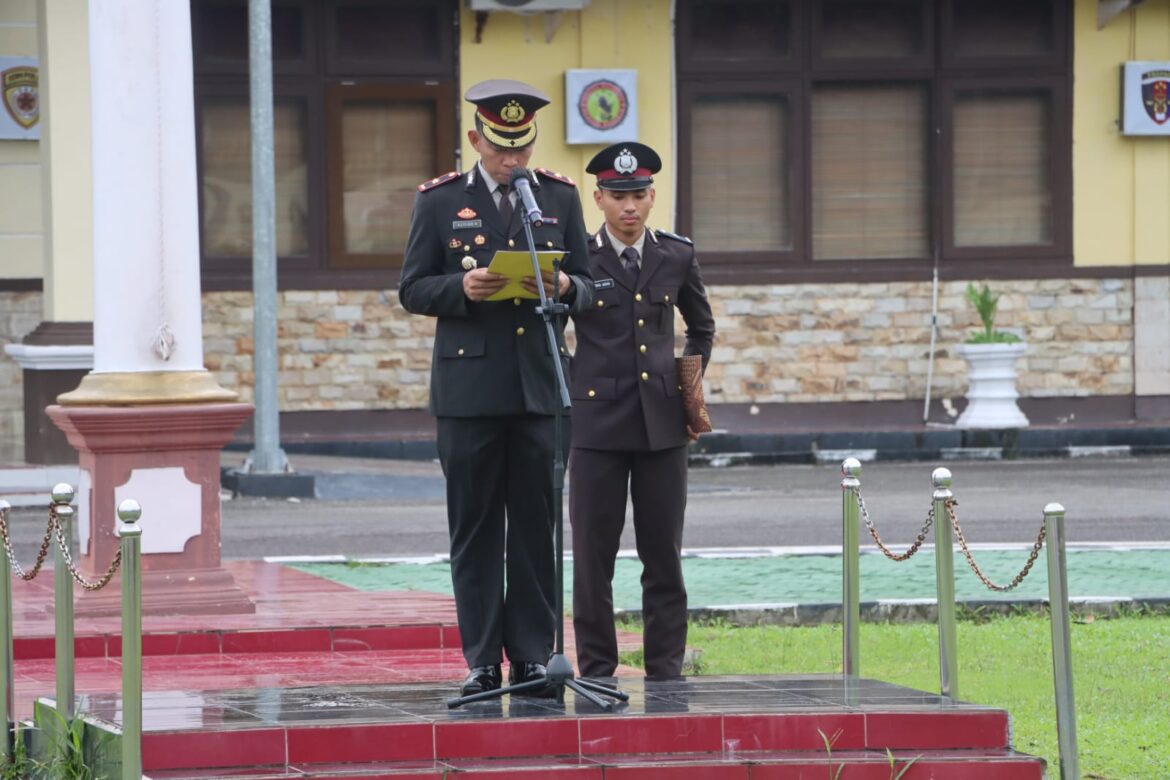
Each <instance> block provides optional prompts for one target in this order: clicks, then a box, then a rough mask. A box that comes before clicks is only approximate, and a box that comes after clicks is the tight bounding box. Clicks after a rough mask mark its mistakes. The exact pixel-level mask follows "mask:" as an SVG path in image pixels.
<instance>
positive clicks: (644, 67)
mask: <svg viewBox="0 0 1170 780" xmlns="http://www.w3.org/2000/svg"><path fill="white" fill-rule="evenodd" d="M460 5H461V7H462V8H461V11H460V52H459V54H460V60H459V67H460V73H459V82H460V88H461V89H463V90H466V89H467V88H468V87H469V86H471V85H472V84H475V83H476V82H479V81H483V80H485V79H492V78H501V79H516V80H518V81H523V82H525V83H527V84H531V85H532V86H534V87H536V88H538V89H541V90H543V91H544V92H545V93H546V94H547V95H548V96H549V97H550V98H552V104H551V105H548V106H545V107H544V108H543V109H541V111H540V113H539V114H537V117H536V122H537V127H538V129H539V135H538V136H537V141H536V152H535V153H534V154H533V157H532V162H531V165H532V166H533V167H545V168H551V169H552V170H554V171H558V172H560V173H563V174H565V175H567V176H569V177H571V178H572V179H574V180H575V181H576V182H577V184H578V185H579V187H580V189H581V198H582V205H583V207H584V210H585V224H586V227H587V228H588V229H590V230H593V229H595V228H597V227H598V226H600V224H601V222H602V218H601V212H600V211H598V210H597V208H596V207H595V206H594V205H593V195H592V193H593V190H594V184H593V177H592V176H586V174H585V166H586V164H588V162H589V160H590V159H591V158H592V157H593V155H594V154H596V153H597V152H598V151H599V150H600V149H602V148H604V144H567V143H565V71H566V70H574V69H580V68H589V69H604V68H612V69H617V68H622V69H633V70H636V71H637V72H638V140H639V141H641V142H642V143H645V144H648V145H649V146H652V147H653V148H654V149H655V150H656V151H657V152H658V153H659V155H660V156H661V157H662V161H663V170H662V172H661V173H659V174H657V175H655V177H654V186H655V189H656V190H657V195H656V198H655V208H654V212H653V214H652V215H651V217H650V223H651V225H652V226H653V227H656V228H662V229H666V230H673V229H674V212H675V209H674V203H675V174H674V170H675V159H674V158H675V149H674V130H673V122H672V117H673V115H674V73H673V61H674V40H673V31H672V19H671V15H670V9H671V4H670V0H593V2H591V3H590V4H589V5H588V6H586V7H585V9H584V10H583V11H565V12H562V13H559V14H550V13H543V12H541V13H535V14H523V15H522V14H515V13H510V12H501V11H495V12H492V13H490V14H489V15H488V16H487V21H486V23H485V24H484V25H483V27H482V30H481V31H480V40H479V42H478V43H477V42H476V14H475V12H473V11H470V10H468V9H467V8H466V6H464V5H463V4H460ZM460 97H462V96H460ZM462 107H463V108H462V117H463V118H462V127H463V130H464V137H463V146H462V154H463V161H462V166H463V168H464V170H466V169H467V168H470V167H471V166H472V165H474V164H475V161H476V160H477V159H478V156H477V155H476V153H475V150H474V149H473V148H472V147H471V144H469V143H468V142H467V137H466V130H467V129H470V128H474V127H475V118H474V106H472V105H471V104H470V103H467V102H462Z"/></svg>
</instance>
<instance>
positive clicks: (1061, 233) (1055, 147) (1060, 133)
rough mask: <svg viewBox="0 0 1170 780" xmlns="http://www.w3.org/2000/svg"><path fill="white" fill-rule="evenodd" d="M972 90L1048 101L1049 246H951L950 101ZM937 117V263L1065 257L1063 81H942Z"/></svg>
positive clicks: (1067, 135)
mask: <svg viewBox="0 0 1170 780" xmlns="http://www.w3.org/2000/svg"><path fill="white" fill-rule="evenodd" d="M972 90H977V91H981V92H990V93H997V92H998V93H1002V94H1004V95H1013V94H1020V93H1026V92H1031V93H1036V92H1046V93H1048V95H1049V96H1050V101H1051V102H1050V104H1049V110H1050V122H1049V125H1048V133H1047V142H1048V149H1049V152H1050V153H1049V159H1048V176H1047V183H1048V188H1049V191H1050V192H1051V193H1052V243H1051V244H1025V245H1019V246H1012V245H988V246H977V247H968V246H956V245H955V218H956V214H955V188H954V173H955V167H954V161H955V126H954V116H955V112H954V106H955V96H956V94H957V93H959V92H967V91H972ZM940 100H941V102H942V105H943V110H942V112H941V114H942V116H944V117H945V118H946V121H945V124H944V125H943V127H942V132H941V133H940V136H939V137H940V147H941V148H940V155H939V159H940V163H941V164H940V165H939V178H940V183H941V191H942V192H943V193H945V194H946V203H944V204H943V205H942V208H940V209H939V211H940V212H941V220H942V222H941V228H940V229H941V231H942V234H941V237H940V238H941V241H942V251H943V258H944V259H945V260H948V261H956V262H957V261H964V262H982V261H984V260H1006V259H1020V260H1023V259H1032V260H1054V259H1060V258H1063V257H1068V256H1070V255H1071V252H1072V246H1071V233H1072V230H1071V227H1072V226H1071V222H1072V219H1071V216H1072V215H1071V211H1070V209H1068V208H1062V197H1061V195H1062V193H1069V192H1071V190H1072V176H1071V170H1072V128H1071V123H1070V122H1061V121H1059V119H1058V118H1059V117H1061V116H1069V117H1071V116H1072V110H1071V106H1070V105H1069V103H1070V97H1069V94H1068V85H1067V83H1065V81H1064V80H1063V79H1060V78H1054V77H1043V76H1036V77H1031V78H1019V79H1013V80H1011V81H1005V80H1004V79H990V78H985V77H984V78H980V77H970V78H954V79H944V80H943V81H942V83H941V85H940Z"/></svg>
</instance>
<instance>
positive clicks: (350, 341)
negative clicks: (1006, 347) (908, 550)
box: [203, 279, 1134, 411]
mask: <svg viewBox="0 0 1170 780" xmlns="http://www.w3.org/2000/svg"><path fill="white" fill-rule="evenodd" d="M965 287H966V282H946V283H943V284H942V285H941V287H940V291H939V336H938V345H937V352H936V362H935V369H934V388H933V396H934V397H935V398H946V397H959V396H961V395H962V394H963V392H964V391H965V389H966V366H965V363H964V362H963V361H962V359H961V358H958V357H956V356H955V354H954V346H955V345H956V344H958V343H959V342H961V341H962V340H963V339H964V338H965V337H966V334H967V332H968V331H969V330H971V329H973V328H976V327H978V325H979V322H978V317H977V315H976V314H975V312H974V310H973V309H971V307H970V306H969V305H968V304H967V302H966V300H965V298H964V296H963V291H964V288H965ZM992 290H993V291H994V292H997V293H1001V294H1002V298H1001V299H1000V304H999V316H998V319H997V323H996V324H997V326H998V327H999V328H1002V329H1008V330H1014V331H1016V332H1018V333H1020V334H1021V335H1022V336H1024V337H1025V339H1026V340H1027V342H1028V351H1027V353H1026V355H1025V357H1024V358H1022V359H1021V360H1020V362H1019V364H1018V369H1019V389H1020V393H1021V395H1024V396H1032V397H1036V396H1085V395H1121V394H1129V393H1132V392H1133V391H1134V369H1133V354H1134V331H1133V283H1132V280H1128V279H1071V280H1067V279H1044V280H1010V281H1007V280H1005V281H998V282H994V283H992ZM710 295H711V299H712V307H713V308H714V310H715V315H716V321H717V325H716V327H717V329H718V333H717V335H716V341H715V350H714V353H713V355H712V360H711V365H710V367H709V368H708V371H707V376H706V394H707V398H708V400H709V401H710V402H713V403H745V402H753V403H780V402H808V401H816V402H831V401H871V400H900V399H917V398H922V397H924V396H925V393H926V374H927V363H928V352H929V345H930V300H931V285H930V283H929V282H890V283H858V284H852V283H851V284H793V285H765V286H758V287H756V286H749V287H739V286H714V287H711V288H710ZM203 301H204V326H203V327H204V337H205V343H204V349H205V361H206V364H207V367H208V368H209V369H211V370H213V371H215V372H216V374H217V376H218V378H219V381H220V383H221V384H222V385H223V386H225V387H229V388H233V389H237V390H239V391H240V392H241V396H242V398H243V399H244V400H250V399H251V384H252V373H251V371H252V361H251V350H252V338H251V315H252V312H251V295H250V294H248V293H206V294H204V296H203ZM279 315H280V322H281V325H280V352H281V354H280V367H281V377H280V394H281V408H282V409H284V410H286V411H300V410H320V409H409V408H425V406H426V403H427V382H428V377H429V371H430V360H431V343H432V338H433V335H434V321H433V320H431V319H430V318H427V317H416V316H412V315H408V314H407V313H406V312H405V311H403V310H402V308H401V307H400V306H399V305H398V299H397V296H396V293H395V291H393V290H388V291H372V290H371V291H365V290H361V291H353V290H341V291H332V290H329V291H309V292H302V291H288V292H284V293H282V295H281V301H280V309H279ZM680 330H681V325H680ZM570 343H571V341H570Z"/></svg>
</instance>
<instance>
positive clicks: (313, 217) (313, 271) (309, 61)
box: [190, 0, 459, 291]
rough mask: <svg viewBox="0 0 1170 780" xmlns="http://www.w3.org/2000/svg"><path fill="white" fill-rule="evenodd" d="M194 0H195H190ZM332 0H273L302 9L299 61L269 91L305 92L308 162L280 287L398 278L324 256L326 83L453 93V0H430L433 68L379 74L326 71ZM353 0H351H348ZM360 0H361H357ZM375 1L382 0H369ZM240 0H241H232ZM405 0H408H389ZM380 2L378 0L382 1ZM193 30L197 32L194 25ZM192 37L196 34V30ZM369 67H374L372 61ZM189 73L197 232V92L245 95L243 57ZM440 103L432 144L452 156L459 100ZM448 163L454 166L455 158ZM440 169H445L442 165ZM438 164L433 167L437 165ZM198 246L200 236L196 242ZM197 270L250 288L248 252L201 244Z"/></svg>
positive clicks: (215, 281)
mask: <svg viewBox="0 0 1170 780" xmlns="http://www.w3.org/2000/svg"><path fill="white" fill-rule="evenodd" d="M190 1H191V2H192V4H193V5H194V4H196V3H198V2H200V0H190ZM337 1H338V0H329V2H321V1H320V0H274V2H277V3H281V4H284V5H295V6H298V7H300V8H301V9H302V12H303V15H302V25H303V28H304V29H303V30H302V35H303V37H302V40H303V42H304V46H305V56H304V58H303V61H298V63H297V65H296V66H295V67H292V66H289V65H287V64H285V65H282V64H280V63H274V76H273V93H274V96H275V97H276V98H277V99H280V98H283V97H297V98H302V99H303V100H305V106H306V125H307V126H306V136H305V143H306V162H307V164H308V166H309V170H308V188H309V191H308V208H309V225H308V231H309V236H308V239H309V254H308V255H307V256H288V257H278V258H277V268H278V273H277V284H278V286H279V288H280V289H282V290H336V289H387V288H393V287H395V286H396V285H397V284H398V275H399V270H398V268H397V267H395V266H394V264H393V262H391V263H389V264H387V265H384V266H382V267H368V266H367V267H344V266H338V265H335V264H332V263H331V262H330V257H329V238H330V236H331V235H332V233H331V231H332V227H331V225H330V224H329V214H328V208H329V197H328V190H327V187H328V186H329V182H328V181H327V175H331V174H327V168H326V165H327V159H326V158H327V154H328V149H327V143H328V140H327V133H326V127H327V124H328V118H327V116H326V94H327V91H328V90H329V89H330V87H331V86H333V85H336V84H344V85H366V84H383V85H384V84H396V85H398V86H399V87H406V86H411V85H413V86H414V87H415V88H426V89H431V90H436V88H437V89H438V90H446V91H449V92H450V94H451V95H453V94H454V89H455V85H456V82H457V78H458V74H457V71H456V63H455V57H454V46H455V45H456V43H457V41H458V37H459V34H458V28H457V26H456V25H455V21H453V20H457V18H458V7H457V0H430V1H431V5H432V6H433V7H434V8H435V9H436V11H435V12H436V13H437V14H441V16H440V17H439V19H440V21H441V22H442V24H444V25H447V27H440V29H441V30H444V29H446V30H447V31H446V32H444V33H443V41H444V43H443V45H442V46H441V47H440V48H442V50H443V52H444V54H441V55H439V57H438V58H437V59H436V60H435V65H434V66H433V68H432V70H430V71H426V72H425V73H424V74H422V75H420V74H419V73H410V72H406V71H407V70H408V69H407V68H402V67H398V66H399V65H401V64H402V63H401V62H391V63H388V64H387V65H386V67H385V68H384V69H383V70H382V71H379V73H380V75H377V76H374V75H372V74H370V73H358V72H337V73H329V72H328V71H327V68H326V62H325V58H326V54H325V51H324V50H325V47H326V44H327V43H328V36H327V35H326V33H325V31H326V30H332V29H333V28H332V27H329V26H328V25H327V22H328V20H329V19H331V18H332V17H331V10H332V8H333V7H334V6H335V5H336V2H337ZM350 1H352V0H350ZM357 1H358V2H364V1H366V0H357ZM370 1H371V2H375V1H376V2H380V3H382V2H383V0H370ZM238 2H239V3H240V4H241V5H243V6H245V7H246V0H238ZM395 2H406V0H395ZM383 4H384V3H383ZM193 35H198V33H194V32H193ZM195 40H196V41H197V40H198V38H197V37H196V38H195ZM374 70H377V69H376V68H375V69H374ZM194 78H195V131H196V134H197V135H196V150H197V154H196V165H197V170H198V181H199V183H200V188H199V190H200V191H199V193H198V195H197V197H198V198H199V199H200V210H199V230H200V238H201V239H202V231H203V209H202V197H203V194H202V181H203V175H202V174H203V168H202V166H203V159H202V152H201V149H202V145H201V144H202V137H201V122H202V120H201V105H202V104H201V101H202V98H203V96H205V95H207V96H232V97H241V98H243V99H244V100H245V101H246V100H247V97H248V92H249V83H248V63H247V62H246V61H241V62H240V63H235V64H233V63H213V64H212V65H208V64H207V63H205V62H204V63H200V62H199V61H198V59H196V69H195V73H194ZM444 100H445V101H446V106H445V107H444V108H443V110H440V111H439V113H438V115H437V116H438V119H439V125H440V126H443V127H446V128H448V129H449V132H448V131H447V130H443V131H440V132H441V133H445V134H440V135H436V138H435V142H436V146H435V148H436V150H437V151H438V153H439V155H440V159H441V160H445V159H448V158H446V157H445V155H446V153H447V152H448V151H449V153H450V155H451V156H450V158H449V159H451V160H454V158H455V155H456V154H457V150H458V147H459V139H458V137H457V136H456V132H455V127H456V122H457V119H458V111H459V108H458V105H457V103H456V102H455V99H454V97H448V98H444ZM451 167H452V168H453V167H455V166H454V165H453V164H452V165H451ZM443 170H448V169H447V168H444V169H443ZM436 172H438V171H436ZM201 247H202V242H201ZM201 277H202V286H203V289H204V290H206V291H220V290H224V291H228V290H250V289H251V286H252V263H251V258H238V257H212V256H207V255H203V254H202V250H201Z"/></svg>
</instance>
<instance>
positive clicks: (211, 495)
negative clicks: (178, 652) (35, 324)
mask: <svg viewBox="0 0 1170 780" xmlns="http://www.w3.org/2000/svg"><path fill="white" fill-rule="evenodd" d="M45 411H46V413H47V414H48V415H49V417H50V419H52V420H53V423H54V424H56V425H57V426H58V427H59V428H60V429H61V430H62V431H64V432H65V435H66V437H67V438H68V439H69V443H70V444H72V445H73V446H74V447H76V448H77V450H78V452H79V453H80V465H81V470H82V472H83V474H82V479H83V483H84V482H85V481H88V485H89V490H88V495H85V494H84V493H83V491H82V490H79V492H78V508H77V517H76V519H75V520H74V523H75V525H76V527H77V529H78V536H79V538H80V540H81V548H80V553H81V554H80V556H79V560H78V568H79V569H80V570H81V573H82V576H84V577H85V578H86V579H87V580H91V581H92V580H96V579H98V578H99V577H100V576H102V575H103V574H104V573H105V572H106V570H107V568H108V567H109V565H110V562H111V561H112V560H113V558H114V555H115V553H116V552H117V551H118V548H119V546H120V540H119V538H118V537H117V535H116V529H117V526H118V523H119V520H118V517H117V511H116V510H117V505H118V502H119V501H121V500H123V499H126V498H133V499H135V500H136V501H138V502H139V504H141V506H142V517H141V519H140V520H139V521H138V524H139V526H140V527H141V528H142V603H143V613H144V614H154V615H167V614H170V615H197V614H208V613H210V612H217V613H220V614H226V613H248V612H254V611H255V605H254V604H252V602H251V600H250V599H248V597H247V595H246V594H245V593H244V592H243V591H242V590H241V589H240V588H239V586H238V585H236V584H235V582H234V581H233V580H232V577H231V575H230V574H229V573H228V572H226V571H225V570H224V569H223V568H221V566H220V513H219V461H220V450H221V449H222V448H223V446H224V445H225V444H227V442H228V441H230V440H231V437H232V434H233V433H234V432H235V430H236V429H237V428H238V427H239V426H240V424H241V423H242V422H243V421H244V420H245V419H247V417H248V416H249V415H250V414H251V413H252V406H251V404H238V403H208V404H174V405H150V406H50V407H48V408H47V409H46V410H45ZM83 487H84V484H83ZM118 583H119V579H118V577H117V576H115V578H114V580H113V581H111V582H110V584H109V585H107V586H106V587H105V588H103V589H102V590H101V591H95V592H92V593H79V594H78V596H77V598H76V612H77V614H78V615H94V616H96V615H107V614H114V613H117V612H118V611H119V610H120V609H121V597H120V595H119V593H120V588H119V587H118ZM79 590H80V589H79Z"/></svg>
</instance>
